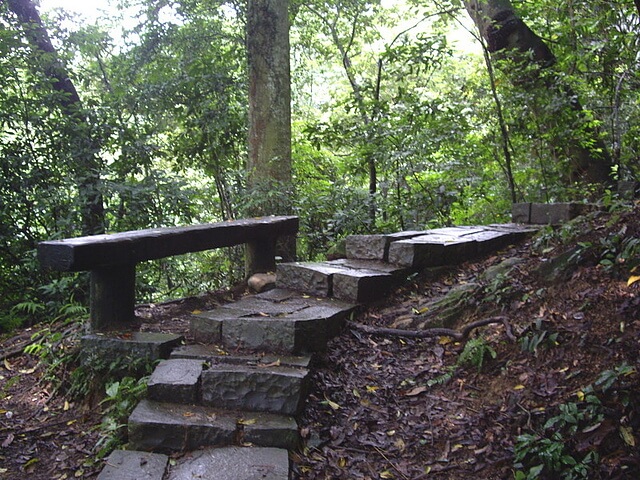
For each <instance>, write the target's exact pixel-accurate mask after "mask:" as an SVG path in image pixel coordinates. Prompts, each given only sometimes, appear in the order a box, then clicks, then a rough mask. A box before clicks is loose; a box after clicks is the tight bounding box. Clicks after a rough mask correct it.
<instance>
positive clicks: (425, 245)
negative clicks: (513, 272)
mask: <svg viewBox="0 0 640 480" xmlns="http://www.w3.org/2000/svg"><path fill="white" fill-rule="evenodd" d="M476 252H477V242H475V240H467V239H465V237H457V236H455V235H449V234H429V235H422V236H419V237H414V238H412V239H409V240H401V241H399V242H394V243H392V244H391V246H390V247H389V261H390V262H391V263H395V264H398V265H404V266H408V267H412V268H426V267H437V266H440V265H446V264H449V263H459V262H461V261H464V260H466V259H468V258H470V257H471V256H473V255H474V254H475V253H476Z"/></svg>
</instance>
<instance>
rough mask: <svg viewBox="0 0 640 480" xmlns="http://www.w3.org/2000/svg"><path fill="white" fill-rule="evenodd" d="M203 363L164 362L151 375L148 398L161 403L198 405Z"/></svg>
mask: <svg viewBox="0 0 640 480" xmlns="http://www.w3.org/2000/svg"><path fill="white" fill-rule="evenodd" d="M202 363H203V362H202V360H189V359H172V360H163V361H162V362H160V363H159V364H158V366H157V367H156V368H155V370H154V371H153V373H152V374H151V378H150V379H149V382H148V383H147V396H148V397H149V398H150V399H151V400H156V401H160V402H162V401H165V402H173V403H197V402H198V400H199V397H200V395H199V393H200V392H199V390H200V389H199V387H200V375H201V374H202V368H203V365H202Z"/></svg>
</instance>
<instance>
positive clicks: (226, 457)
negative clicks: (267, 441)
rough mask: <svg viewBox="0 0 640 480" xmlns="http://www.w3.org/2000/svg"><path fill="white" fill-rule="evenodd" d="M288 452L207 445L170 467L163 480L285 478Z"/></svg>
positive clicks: (287, 467) (271, 479)
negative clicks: (211, 446) (165, 478)
mask: <svg viewBox="0 0 640 480" xmlns="http://www.w3.org/2000/svg"><path fill="white" fill-rule="evenodd" d="M288 478H289V454H288V452H287V451H286V450H284V449H280V448H242V447H227V448H210V449H205V450H200V451H197V452H191V453H190V454H189V455H186V456H184V457H182V458H181V459H179V460H178V461H177V464H176V465H175V466H172V467H171V469H170V472H169V474H168V477H167V480H194V479H211V480H214V479H215V480H287V479H288Z"/></svg>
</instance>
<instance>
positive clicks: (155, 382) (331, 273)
mask: <svg viewBox="0 0 640 480" xmlns="http://www.w3.org/2000/svg"><path fill="white" fill-rule="evenodd" d="M535 230H536V227H527V226H522V225H515V224H507V225H492V226H487V227H451V228H440V229H434V230H428V231H415V232H401V233H397V234H390V235H367V236H352V237H349V238H348V239H347V241H346V249H347V258H346V259H343V260H336V261H330V262H319V263H288V264H280V265H279V266H278V270H277V272H276V273H277V283H276V288H275V289H274V290H271V291H268V292H266V293H262V294H258V295H255V296H249V297H245V298H242V299H241V300H239V301H237V302H235V303H233V304H229V305H225V306H222V307H219V308H216V309H215V310H212V311H209V312H204V313H199V314H197V315H193V318H192V319H191V333H192V334H193V337H194V338H195V339H196V341H197V344H195V345H183V346H179V347H176V348H173V350H172V351H171V353H170V354H169V356H168V358H166V359H165V360H163V361H162V362H161V363H160V364H159V365H158V367H157V368H156V370H155V371H154V372H153V374H152V376H151V378H150V380H149V384H148V394H147V398H146V399H145V400H143V401H142V402H141V403H140V404H139V405H138V406H137V407H136V409H135V410H134V412H133V413H132V414H131V416H130V418H129V425H128V427H129V441H130V442H129V445H128V448H129V450H126V451H122V450H119V451H115V452H113V453H112V455H111V456H110V457H109V458H108V459H107V463H106V467H105V468H104V469H103V471H102V472H101V474H100V475H99V477H98V479H99V480H129V479H131V480H134V479H135V480H142V479H144V480H162V479H164V480H183V479H184V480H186V479H196V478H198V479H216V480H226V479H234V480H249V479H258V478H259V479H273V480H276V479H277V480H286V479H288V478H289V475H290V473H289V457H288V451H291V450H294V449H297V448H299V447H300V446H301V445H300V435H299V432H298V425H297V423H296V417H297V416H298V415H299V414H300V413H301V411H302V409H303V408H304V404H305V401H306V396H307V393H308V391H309V387H310V385H309V372H310V370H309V369H310V365H311V358H312V355H314V354H316V353H321V352H323V351H324V350H326V348H327V344H328V342H329V340H330V339H331V338H333V337H335V336H336V335H338V334H340V332H341V331H342V330H343V328H344V325H345V322H346V320H347V318H348V317H349V316H350V315H351V314H352V313H353V312H355V311H356V309H357V308H358V306H359V305H363V304H367V303H371V302H375V301H379V300H382V299H384V298H385V296H386V295H387V294H388V293H389V292H390V291H391V289H392V288H394V287H395V286H397V285H399V284H400V283H401V282H403V281H404V280H405V279H406V278H407V276H408V275H409V274H411V273H412V272H415V271H420V270H421V269H424V268H427V267H434V266H440V265H446V264H454V263H460V262H463V261H467V260H470V259H473V258H476V257H478V256H480V255H484V254H486V253H488V252H492V251H496V250H499V249H500V248H503V247H505V246H507V245H509V244H512V243H515V242H517V241H519V240H520V239H521V238H522V237H523V236H526V235H528V234H529V233H531V232H533V231H535ZM171 341H172V342H174V344H175V338H172V339H171ZM220 346H224V351H222V350H221V347H220ZM230 351H233V352H234V353H233V354H227V353H226V352H230ZM176 452H180V453H183V455H181V456H180V457H179V458H178V459H177V460H175V461H171V462H169V456H168V455H170V454H172V453H176Z"/></svg>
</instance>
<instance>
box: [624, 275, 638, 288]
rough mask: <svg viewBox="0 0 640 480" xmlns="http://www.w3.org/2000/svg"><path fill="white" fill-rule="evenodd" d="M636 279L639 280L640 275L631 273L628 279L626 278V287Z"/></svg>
mask: <svg viewBox="0 0 640 480" xmlns="http://www.w3.org/2000/svg"><path fill="white" fill-rule="evenodd" d="M638 280H640V275H632V276H631V277H629V280H627V287H630V286H631V285H633V284H634V283H636V282H637V281H638Z"/></svg>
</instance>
